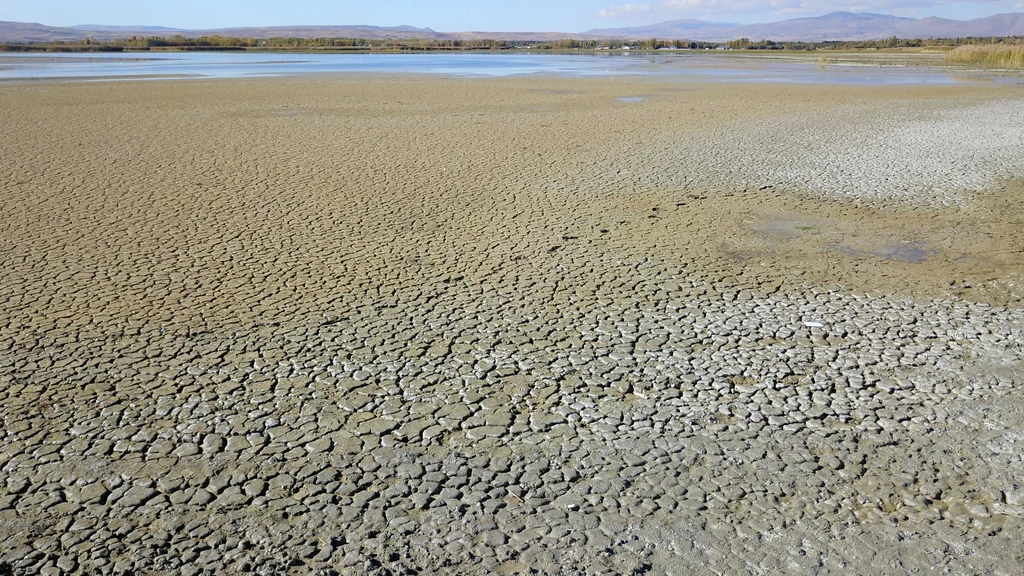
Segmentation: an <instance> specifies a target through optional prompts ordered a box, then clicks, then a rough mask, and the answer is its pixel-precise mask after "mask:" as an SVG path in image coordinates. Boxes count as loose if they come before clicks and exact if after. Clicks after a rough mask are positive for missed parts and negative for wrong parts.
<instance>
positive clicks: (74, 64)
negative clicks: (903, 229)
mask: <svg viewBox="0 0 1024 576" xmlns="http://www.w3.org/2000/svg"><path fill="white" fill-rule="evenodd" d="M329 73H370V74H372V73H388V74H439V75H445V76H466V77H494V76H515V75H525V74H548V75H559V76H615V75H623V74H630V75H656V76H664V77H668V78H674V79H678V80H681V81H726V82H800V83H838V84H950V83H956V82H965V81H978V80H979V79H980V80H983V81H984V80H994V81H997V82H1010V83H1018V84H1019V83H1022V80H1024V79H1022V77H1021V76H1019V75H1009V76H1006V75H1004V76H1000V75H995V74H985V73H980V72H979V73H976V74H975V73H965V72H963V71H959V70H958V71H956V72H953V71H943V70H941V69H934V68H927V67H920V68H915V67H907V66H893V67H886V66H857V65H850V66H846V65H830V66H827V67H824V68H822V67H819V66H818V65H817V62H815V61H812V60H810V59H790V60H783V59H774V58H751V57H729V56H722V55H709V54H703V53H701V52H678V53H672V54H618V53H596V54H594V53H581V54H538V53H528V52H525V51H517V52H514V53H507V52H506V53H499V54H480V53H468V54H467V53H439V52H431V53H424V54H366V53H362V54H336V53H335V54H308V53H296V54H289V53H254V52H229V53H224V52H158V53H135V54H131V55H125V54H124V53H117V54H94V53H91V54H59V55H58V54H49V53H27V54H24V53H12V54H5V55H0V80H8V81H11V80H29V79H65V80H101V79H118V78H125V77H129V78H170V77H195V78H242V77H261V76H293V75H309V74H329ZM637 98H639V97H625V98H620V100H622V101H623V102H637V101H640V100H638V99H637Z"/></svg>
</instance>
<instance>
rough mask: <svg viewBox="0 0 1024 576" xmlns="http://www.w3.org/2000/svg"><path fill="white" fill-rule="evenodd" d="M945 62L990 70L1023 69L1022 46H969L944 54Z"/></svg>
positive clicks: (1023, 47) (1023, 48)
mask: <svg viewBox="0 0 1024 576" xmlns="http://www.w3.org/2000/svg"><path fill="white" fill-rule="evenodd" d="M946 62H950V63H953V64H974V65H978V66H986V67H990V68H1024V44H970V45H967V46H957V47H956V48H954V49H953V50H952V51H951V52H950V53H949V54H946Z"/></svg>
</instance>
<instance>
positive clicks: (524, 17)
mask: <svg viewBox="0 0 1024 576" xmlns="http://www.w3.org/2000/svg"><path fill="white" fill-rule="evenodd" d="M835 10H846V11H850V12H879V13H883V14H894V15H898V16H913V17H924V16H941V17H946V18H957V19H961V20H964V19H970V18H980V17H983V16H990V15H992V14H996V13H999V12H1019V11H1024V0H957V1H922V0H852V1H847V0H768V1H763V0H649V1H645V0H511V1H507V0H449V1H447V2H445V1H433V0H421V1H416V0H333V1H332V0H0V20H12V21H21V22H41V23H43V24H48V25H51V26H69V25H74V24H124V25H135V24H143V25H155V26H170V27H178V28H220V27H229V26H274V25H287V24H369V25H375V26H395V25H400V24H408V25H411V26H417V27H430V28H433V29H435V30H438V31H443V32H456V31H465V30H492V31H560V32H581V31H584V30H589V29H591V28H609V27H620V26H636V25H640V24H650V23H655V22H662V21H665V20H674V19H679V18H699V19H702V20H717V21H728V22H741V23H750V22H769V21H775V20H783V19H786V18H795V17H800V16H818V15H821V14H824V13H826V12H832V11H835Z"/></svg>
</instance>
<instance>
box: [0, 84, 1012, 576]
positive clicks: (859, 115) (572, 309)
mask: <svg viewBox="0 0 1024 576" xmlns="http://www.w3.org/2000/svg"><path fill="white" fill-rule="evenodd" d="M637 94H642V95H643V98H642V99H637V97H636V95H637ZM0 127H2V128H3V138H2V139H0V158H2V159H3V161H2V164H0V192H2V199H3V202H4V210H3V211H2V213H0V238H2V243H0V264H2V268H0V311H2V315H0V318H2V320H3V322H2V325H0V421H2V427H0V448H2V450H0V471H2V474H0V567H2V568H3V570H6V571H7V572H11V573H14V574H60V573H82V574H93V573H95V574H232V573H255V574H306V573H323V574H330V573H341V574H430V573H437V574H495V573H497V574H640V573H651V574H705V573H707V574H711V573H714V574H765V573H803V574H814V573H860V574H891V573H903V572H910V571H913V570H917V569H922V570H923V569H928V570H931V569H935V570H941V571H945V572H949V573H993V574H1012V573H1017V572H1019V571H1020V569H1021V567H1022V565H1024V552H1022V551H1021V549H1020V546H1019V543H1020V541H1021V538H1022V537H1024V521H1022V519H1021V518H1022V515H1024V480H1022V479H1024V461H1022V453H1024V452H1022V450H1021V445H1020V444H1018V442H1020V441H1022V438H1024V437H1022V430H1024V402H1022V400H1021V394H1020V392H1021V374H1022V373H1021V369H1022V365H1021V360H1022V353H1024V352H1022V349H1021V343H1022V342H1024V308H1022V307H1021V305H1020V303H1021V295H1022V292H1021V285H1020V282H1021V276H1020V274H1021V271H1022V268H1024V258H1022V251H1024V228H1022V226H1021V225H1022V223H1024V209H1022V203H1021V200H1020V199H1021V195H1022V194H1024V186H1022V184H1021V180H1020V179H1019V178H1020V177H1021V176H1024V140H1022V137H1021V134H1024V94H1022V93H1021V92H1020V90H1019V89H1016V88H1013V87H1000V86H979V85H972V86H953V87H934V86H933V87H920V88H888V87H882V88H877V87H870V88H868V87H865V88H861V87H841V88H829V87H821V86H782V85H780V86H757V85H738V84H732V85H730V84H700V85H681V84H673V83H671V82H659V81H648V80H642V79H641V80H637V79H633V80H623V79H594V80H577V79H553V78H546V79H543V78H541V79H538V78H519V79H500V80H443V79H423V78H402V77H392V78H387V77H378V78H370V77H366V78H363V77H354V76H353V77H343V78H341V79H330V78H323V79H274V80H246V81H190V82H159V83H144V82H142V83H127V82H119V83H97V84H57V83H37V84H22V85H4V86H2V87H0Z"/></svg>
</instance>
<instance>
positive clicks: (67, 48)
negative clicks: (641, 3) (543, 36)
mask: <svg viewBox="0 0 1024 576" xmlns="http://www.w3.org/2000/svg"><path fill="white" fill-rule="evenodd" d="M986 44H1009V45H1022V44H1024V38H1021V37H1016V36H1013V37H1000V36H995V37H965V38H928V39H921V38H897V37H895V36H893V37H890V38H885V39H882V40H867V41H825V42H779V41H773V40H760V41H752V40H750V39H748V38H739V39H736V40H731V41H729V42H724V43H723V42H695V41H686V40H659V39H657V38H650V39H647V40H576V39H572V38H567V39H562V40H555V41H529V40H487V39H474V40H446V39H429V38H421V39H398V38H386V39H366V38H234V37H227V36H217V35H211V36H200V37H197V38H188V37H185V36H182V35H180V34H178V35H174V36H167V37H164V36H146V37H140V36H133V37H131V38H123V39H116V40H103V41H100V40H95V39H91V38H87V39H84V40H75V41H64V40H57V41H53V42H25V43H6V44H0V51H9V52H10V51H50V52H71V51H90V52H108V51H112V52H120V51H124V50H161V49H166V50H259V49H265V50H296V49H299V50H327V51H347V50H355V51H372V50H385V51H427V50H432V51H433V50H436V51H444V50H451V51H458V50H521V49H530V50H581V51H582V50H614V49H623V48H629V49H631V50H666V49H674V50H687V49H689V50H709V49H717V48H729V49H732V50H881V49H896V48H922V47H948V48H956V47H958V46H964V45H986Z"/></svg>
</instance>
